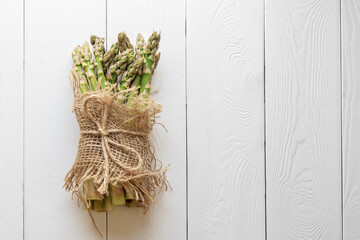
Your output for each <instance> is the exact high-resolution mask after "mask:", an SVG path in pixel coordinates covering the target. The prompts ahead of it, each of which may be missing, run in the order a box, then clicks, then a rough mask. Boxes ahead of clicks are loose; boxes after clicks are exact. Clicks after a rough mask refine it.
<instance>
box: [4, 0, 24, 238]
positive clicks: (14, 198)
mask: <svg viewBox="0 0 360 240" xmlns="http://www.w3.org/2000/svg"><path fill="white" fill-rule="evenodd" d="M0 36H1V37H0V46H1V51H0V52H1V56H0V66H1V67H0V68H1V71H0V134H1V138H0V146H1V147H0V183H1V184H0V206H1V208H2V209H1V216H2V217H1V218H0V239H14V240H18V239H22V236H23V187H22V186H23V1H22V0H15V1H10V2H9V1H0Z"/></svg>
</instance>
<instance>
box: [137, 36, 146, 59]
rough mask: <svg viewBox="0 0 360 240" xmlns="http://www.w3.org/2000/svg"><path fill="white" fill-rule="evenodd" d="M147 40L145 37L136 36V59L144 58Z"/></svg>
mask: <svg viewBox="0 0 360 240" xmlns="http://www.w3.org/2000/svg"><path fill="white" fill-rule="evenodd" d="M145 45H146V43H145V39H144V37H143V36H142V35H141V34H140V33H138V35H137V36H136V48H135V52H136V57H144V49H145V47H146V46H145Z"/></svg>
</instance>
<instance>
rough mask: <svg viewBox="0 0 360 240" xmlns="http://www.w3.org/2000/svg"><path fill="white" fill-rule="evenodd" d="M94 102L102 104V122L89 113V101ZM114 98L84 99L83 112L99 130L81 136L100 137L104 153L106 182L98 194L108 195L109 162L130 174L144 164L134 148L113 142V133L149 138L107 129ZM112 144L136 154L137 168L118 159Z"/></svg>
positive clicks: (90, 97)
mask: <svg viewBox="0 0 360 240" xmlns="http://www.w3.org/2000/svg"><path fill="white" fill-rule="evenodd" d="M91 100H94V101H96V102H98V103H100V104H102V105H101V106H102V110H103V111H102V118H101V119H100V120H97V119H96V118H95V117H94V116H93V115H92V114H91V113H90V112H89V111H88V107H87V105H88V103H89V101H91ZM112 100H113V98H112V97H111V96H108V95H100V96H99V95H90V96H88V97H86V98H85V99H84V102H83V111H84V114H85V115H86V116H87V117H88V118H89V119H90V120H91V121H92V122H93V123H94V124H95V125H96V126H97V130H95V131H92V130H89V131H80V134H82V135H86V134H89V135H94V136H100V137H101V147H102V151H103V153H104V159H105V161H104V165H103V168H104V171H105V174H104V181H103V182H102V184H101V186H100V187H99V189H98V192H99V193H100V194H108V184H109V181H110V174H109V172H110V169H109V161H113V162H114V163H116V164H117V165H119V166H120V167H121V168H123V169H125V170H127V171H129V172H134V171H136V170H138V169H139V168H141V166H142V164H143V159H142V157H141V155H140V153H139V152H138V151H136V150H135V149H134V148H132V147H129V146H126V145H124V144H119V143H117V142H115V141H113V140H111V139H110V138H109V135H110V134H111V133H125V134H129V135H134V136H147V135H148V133H144V132H134V131H129V130H125V129H121V128H117V129H107V122H108V121H107V120H108V116H109V114H110V108H111V103H112ZM110 144H111V145H113V146H115V147H117V148H119V149H122V150H124V151H128V152H132V153H133V154H135V156H136V158H137V159H138V162H137V165H136V166H130V165H126V164H125V163H124V162H121V161H119V160H118V159H116V157H115V156H114V155H113V154H112V152H111V148H110Z"/></svg>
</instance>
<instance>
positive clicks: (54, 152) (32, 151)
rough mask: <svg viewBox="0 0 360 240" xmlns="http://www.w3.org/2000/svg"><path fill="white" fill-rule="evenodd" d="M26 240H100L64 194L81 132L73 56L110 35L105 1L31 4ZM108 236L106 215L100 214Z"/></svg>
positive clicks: (28, 20)
mask: <svg viewBox="0 0 360 240" xmlns="http://www.w3.org/2000/svg"><path fill="white" fill-rule="evenodd" d="M25 22H26V23H25V36H26V37H25V239H61V240H63V239H99V238H100V237H99V235H98V233H97V232H96V230H95V229H94V227H93V225H92V222H91V220H90V218H89V215H88V213H87V212H86V211H83V210H82V208H79V207H78V206H77V202H76V201H71V199H70V197H71V194H70V193H67V192H65V191H64V189H62V186H63V184H64V181H63V179H64V177H65V174H66V173H67V171H68V170H69V169H70V168H71V166H72V164H73V161H74V159H75V155H76V150H77V144H78V139H79V128H78V125H77V122H76V119H75V116H74V114H73V113H72V112H71V109H72V102H73V95H72V89H71V87H70V82H69V80H68V76H69V71H70V69H71V67H72V58H71V52H72V50H73V48H74V47H75V46H76V45H77V44H82V43H83V42H85V41H89V36H90V34H92V33H96V34H99V35H104V34H105V31H106V3H105V1H99V0H90V1H88V0H87V1H85V0H81V1H71V0H64V1H44V0H34V1H26V4H25ZM94 216H95V221H96V222H97V224H98V227H99V228H100V230H101V231H102V232H103V233H105V231H106V229H105V228H106V227H105V226H106V214H104V213H99V214H94Z"/></svg>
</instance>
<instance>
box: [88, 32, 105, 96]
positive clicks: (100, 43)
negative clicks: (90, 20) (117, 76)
mask: <svg viewBox="0 0 360 240" xmlns="http://www.w3.org/2000/svg"><path fill="white" fill-rule="evenodd" d="M90 42H91V45H92V46H93V48H94V49H93V50H94V56H95V63H96V64H95V70H96V73H97V77H98V80H99V81H100V83H99V84H101V87H102V89H105V88H106V87H107V82H106V79H105V74H104V69H103V62H102V61H103V55H104V51H105V49H104V42H105V39H104V38H100V37H97V36H95V35H92V36H91V37H90Z"/></svg>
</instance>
